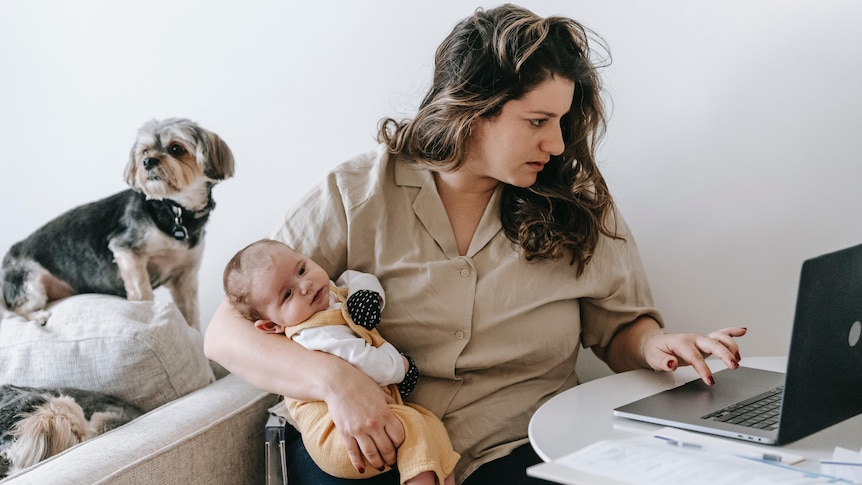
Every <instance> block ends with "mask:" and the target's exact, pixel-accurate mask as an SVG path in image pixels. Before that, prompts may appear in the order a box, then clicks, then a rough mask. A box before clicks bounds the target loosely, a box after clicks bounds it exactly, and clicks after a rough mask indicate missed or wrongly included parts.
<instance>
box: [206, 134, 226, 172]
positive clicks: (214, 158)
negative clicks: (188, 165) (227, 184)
mask: <svg viewBox="0 0 862 485" xmlns="http://www.w3.org/2000/svg"><path fill="white" fill-rule="evenodd" d="M205 136H206V140H205V142H206V144H207V146H208V148H209V149H208V150H207V151H208V153H209V160H207V161H206V162H205V164H206V165H205V166H204V167H203V169H204V175H206V176H207V177H209V178H211V179H213V180H225V179H229V178H231V177H233V152H231V150H230V147H228V146H227V143H225V142H224V140H222V139H221V137H219V136H218V135H216V134H215V133H213V132H211V131H206V134H205Z"/></svg>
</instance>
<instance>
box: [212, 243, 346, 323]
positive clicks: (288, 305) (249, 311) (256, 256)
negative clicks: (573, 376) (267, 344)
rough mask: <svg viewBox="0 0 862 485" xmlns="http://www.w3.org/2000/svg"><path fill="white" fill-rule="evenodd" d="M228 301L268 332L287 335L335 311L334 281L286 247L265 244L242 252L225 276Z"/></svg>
mask: <svg viewBox="0 0 862 485" xmlns="http://www.w3.org/2000/svg"><path fill="white" fill-rule="evenodd" d="M223 283H224V291H225V294H227V297H228V301H229V302H230V304H231V306H233V307H234V308H235V309H236V310H237V311H238V312H239V313H240V315H242V316H243V317H244V318H246V319H249V320H251V321H253V322H255V325H256V326H257V327H258V328H259V329H261V330H264V331H266V332H271V333H281V332H283V331H284V327H290V326H293V325H296V324H299V323H302V322H304V321H305V320H307V319H308V318H309V317H310V316H311V315H313V314H314V313H317V312H318V311H321V310H326V309H327V308H328V307H329V276H328V275H327V274H326V272H325V271H324V270H323V268H321V267H320V266H318V265H317V264H315V263H314V261H312V260H310V259H308V258H306V257H305V256H303V255H301V254H299V253H297V252H296V251H294V250H293V249H291V248H290V247H288V246H287V245H286V244H284V243H282V242H279V241H275V240H272V239H261V240H259V241H256V242H253V243H251V244H249V245H248V246H246V247H245V248H243V249H241V250H240V251H239V252H237V253H236V255H234V257H233V258H231V260H230V261H229V262H228V264H227V266H226V267H225V270H224V276H223Z"/></svg>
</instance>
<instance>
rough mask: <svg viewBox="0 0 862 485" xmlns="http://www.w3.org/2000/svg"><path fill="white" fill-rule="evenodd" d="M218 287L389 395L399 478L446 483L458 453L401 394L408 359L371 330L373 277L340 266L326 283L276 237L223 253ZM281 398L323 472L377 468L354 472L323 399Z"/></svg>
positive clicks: (409, 369) (380, 300)
mask: <svg viewBox="0 0 862 485" xmlns="http://www.w3.org/2000/svg"><path fill="white" fill-rule="evenodd" d="M224 289H225V293H226V294H227V296H228V299H229V301H230V303H231V305H232V306H233V307H234V308H235V309H236V310H237V311H238V312H239V313H240V314H242V315H243V316H244V317H245V318H247V319H249V320H251V321H253V322H255V324H254V325H255V327H256V328H258V329H259V330H261V331H264V332H268V333H284V334H285V335H286V336H287V337H288V338H291V339H293V340H294V341H295V342H297V343H299V344H300V345H302V346H304V347H306V348H308V349H312V350H319V351H323V352H327V353H331V354H333V355H336V356H338V357H341V358H342V359H344V360H347V361H348V362H350V363H351V364H353V365H354V366H356V367H357V368H359V369H360V370H362V371H363V372H365V373H366V374H368V375H369V376H370V377H371V378H372V379H374V380H375V381H376V382H377V383H378V384H380V385H381V386H383V389H384V391H386V392H387V393H389V394H390V395H391V396H392V397H393V398H394V399H395V402H396V403H395V404H391V405H390V408H391V409H392V412H393V414H395V416H396V417H397V418H398V419H399V420H400V421H401V423H402V424H403V425H404V432H405V435H406V438H405V440H404V443H402V444H401V446H400V447H399V448H398V454H397V468H398V473H399V476H400V478H401V483H403V484H411V485H412V484H446V485H454V477H453V475H452V471H453V470H454V468H455V464H456V463H457V461H458V459H459V458H460V455H458V453H456V452H455V451H454V449H453V448H452V444H451V442H450V441H449V437H448V435H447V433H446V429H445V428H444V427H443V423H442V422H441V421H440V420H439V419H438V418H437V416H435V415H434V414H433V413H431V412H430V411H428V410H427V409H425V408H423V407H421V406H419V405H416V404H413V403H404V401H403V400H402V396H406V395H407V394H409V393H410V392H411V391H412V390H413V387H414V386H415V385H416V380H417V378H418V376H419V371H418V369H417V368H416V364H414V363H413V359H411V358H410V357H408V356H406V355H404V354H401V353H399V352H398V350H397V349H395V347H394V346H393V345H392V344H390V343H388V342H386V341H385V340H384V339H383V337H381V336H380V334H379V333H378V332H377V330H376V329H375V327H376V326H377V324H378V323H379V322H380V313H381V310H382V309H383V306H384V292H383V288H382V286H381V285H380V282H379V281H378V280H377V278H376V277H375V276H373V275H370V274H367V273H361V272H358V271H346V272H344V273H343V274H342V275H341V276H340V277H339V278H338V280H337V281H336V282H332V281H331V280H330V279H329V276H328V275H327V274H326V272H325V271H324V270H323V269H322V268H321V267H320V266H318V265H317V264H316V263H315V262H314V261H311V260H310V259H308V258H306V257H304V256H303V255H301V254H299V253H297V252H295V251H293V250H292V249H291V248H289V247H288V246H287V245H285V244H283V243H281V242H278V241H275V240H271V239H263V240H260V241H257V242H254V243H252V244H250V245H248V246H246V247H245V248H244V249H242V250H240V251H239V252H238V253H237V254H236V255H235V256H234V257H233V258H232V259H231V260H230V262H229V263H228V264H227V267H226V268H225V271H224ZM285 404H286V405H287V409H288V411H289V412H290V416H291V417H292V418H293V420H294V421H295V422H296V424H297V428H298V429H299V431H300V433H302V440H303V443H304V444H305V447H306V449H307V450H308V453H309V455H310V456H311V458H312V459H313V460H314V461H315V463H316V464H317V465H318V466H319V467H320V468H321V469H322V470H323V471H325V472H326V473H329V474H330V475H333V476H336V477H340V478H365V477H371V476H374V475H376V474H377V473H378V472H377V470H376V469H375V468H373V467H369V469H368V472H369V473H368V474H365V473H360V472H358V471H357V470H356V469H355V468H354V467H353V466H352V464H351V462H350V459H349V458H348V456H347V452H346V451H345V449H344V446H343V445H342V443H341V442H340V441H339V438H338V434H337V433H335V432H334V431H335V424H334V423H333V422H332V418H331V417H330V416H329V413H328V410H327V407H326V403H324V402H322V401H297V400H293V399H289V398H285ZM384 471H385V469H384Z"/></svg>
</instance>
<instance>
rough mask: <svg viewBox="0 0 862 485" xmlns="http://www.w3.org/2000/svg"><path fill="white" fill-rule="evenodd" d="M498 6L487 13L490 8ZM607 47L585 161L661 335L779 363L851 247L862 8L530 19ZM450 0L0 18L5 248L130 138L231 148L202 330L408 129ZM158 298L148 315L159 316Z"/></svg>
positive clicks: (623, 9)
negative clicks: (247, 259)
mask: <svg viewBox="0 0 862 485" xmlns="http://www.w3.org/2000/svg"><path fill="white" fill-rule="evenodd" d="M485 5H486V6H494V5H496V3H492V4H485ZM524 5H525V6H527V7H529V8H532V9H533V10H534V11H536V12H537V13H539V14H543V15H549V14H557V13H559V14H564V15H568V16H571V17H574V18H577V19H579V20H581V21H583V22H584V23H585V24H587V25H588V26H590V27H592V28H593V29H594V30H596V31H597V32H599V33H600V34H601V35H602V36H603V37H604V38H605V39H606V40H607V42H608V44H609V45H610V48H611V52H612V54H613V56H614V63H613V64H612V66H611V67H610V68H608V69H607V70H606V71H605V74H604V76H605V80H606V85H607V88H608V94H609V95H610V97H611V98H612V99H613V109H612V117H611V121H610V125H609V132H608V136H607V137H606V139H605V142H604V144H603V145H602V147H601V150H600V153H599V158H600V159H601V164H602V165H601V166H602V168H603V170H604V173H605V175H606V176H607V178H608V180H609V183H610V186H611V189H612V191H613V192H614V194H615V196H616V199H617V202H618V203H619V205H620V206H621V208H622V210H623V212H624V214H625V215H626V217H627V219H628V221H629V223H630V225H631V226H632V227H633V229H634V231H635V234H636V236H637V241H638V244H639V246H640V249H641V253H642V256H643V259H644V263H645V264H646V266H647V270H648V272H649V274H650V277H651V281H652V285H653V291H654V294H655V297H656V300H657V302H658V304H659V305H660V306H661V307H662V308H663V309H664V313H665V316H666V319H667V322H668V326H669V327H670V328H671V329H673V330H681V329H690V330H692V331H696V332H706V331H708V330H710V329H712V328H714V327H722V326H725V325H747V326H748V327H749V329H750V336H749V337H747V338H746V339H744V341H743V344H742V345H743V352H744V353H745V354H748V355H766V354H780V353H784V352H785V351H786V348H787V344H788V340H789V327H790V324H791V321H792V317H793V308H794V301H795V297H796V294H795V293H796V285H797V282H798V272H799V267H800V264H801V262H802V260H803V259H805V258H808V257H811V256H814V255H817V254H820V253H824V252H827V251H831V250H835V249H839V248H842V247H845V246H849V245H853V244H856V243H860V242H862V225H860V218H859V216H858V214H859V212H860V209H862V200H860V197H862V195H860V194H862V188H860V182H862V163H859V162H860V160H859V158H860V156H859V154H860V153H862V136H860V131H862V29H859V28H858V24H859V19H860V18H862V3H860V2H855V1H832V0H830V1H822V0H735V1H724V2H718V1H714V2H707V1H698V2H692V1H689V0H663V1H650V2H642V1H634V0H628V1H615V2H606V1H602V0H583V1H577V0H555V1H530V0H524ZM472 9H473V6H472V5H470V6H468V4H467V3H466V2H463V1H459V0H436V1H434V2H423V3H416V2H403V1H385V2H384V1H378V2H356V1H350V0H345V1H328V2H302V3H298V2H282V1H275V0H273V1H249V2H242V3H240V2H225V1H206V0H201V1H189V0H170V1H168V0H161V1H151V2H137V3H136V4H130V2H114V1H111V0H79V1H76V2H66V1H61V0H36V1H32V2H23V1H19V2H2V3H0V147H2V152H3V154H2V156H0V157H2V158H0V203H2V207H3V209H2V211H0V227H2V229H0V251H2V252H5V251H6V249H8V247H9V246H11V245H12V244H13V243H14V242H16V241H18V240H20V239H22V238H23V237H25V236H26V235H27V234H29V233H30V232H31V231H33V230H34V229H35V228H36V227H38V226H39V225H41V224H43V223H44V222H46V221H47V220H48V219H49V218H51V217H53V216H55V215H57V214H59V213H60V212H62V211H64V210H65V209H67V208H70V207H72V206H75V205H78V204H81V203H84V202H88V201H90V200H94V199H96V198H100V197H103V196H106V195H108V194H111V193H113V192H116V191H119V190H121V189H123V188H124V183H123V180H122V172H123V167H124V165H125V163H126V158H127V155H128V151H129V148H130V147H131V144H132V141H133V137H134V134H135V132H136V130H137V128H138V127H139V126H140V125H141V124H143V123H144V122H145V121H146V120H148V119H151V118H154V117H155V118H161V117H168V116H183V117H188V118H192V119H194V120H197V121H199V122H200V123H201V124H202V125H203V126H205V127H207V128H210V129H212V130H213V131H216V132H217V133H219V134H220V135H222V137H223V138H224V139H225V140H226V141H227V142H228V144H229V145H230V146H231V147H232V149H233V151H234V154H235V155H236V159H237V174H236V177H235V178H234V179H232V180H229V181H227V182H225V183H223V184H222V185H219V186H218V187H216V189H215V191H214V194H215V198H216V200H217V202H218V207H217V209H216V211H215V213H214V214H213V216H212V218H211V223H210V225H209V227H208V235H207V247H206V253H205V258H204V266H203V268H202V270H201V273H200V279H201V305H202V318H203V320H204V322H207V321H209V318H210V317H211V315H212V312H213V311H214V309H215V307H216V305H217V304H218V302H219V301H220V300H221V298H222V290H221V271H222V268H223V265H224V263H225V262H226V261H227V259H228V258H229V257H230V255H232V254H233V252H234V251H235V250H237V249H238V248H239V247H241V246H243V245H244V244H246V243H247V242H250V241H251V240H253V239H256V238H258V237H261V236H263V235H265V234H267V233H268V232H269V230H270V229H271V228H272V227H273V225H274V223H275V222H276V221H277V219H278V218H279V217H280V215H281V214H282V212H283V210H284V208H285V207H287V206H288V205H290V204H292V203H293V202H294V201H295V200H296V199H297V198H298V197H299V196H300V195H301V194H302V193H304V192H305V191H306V190H308V189H309V188H310V187H311V186H312V185H313V184H314V183H316V182H317V181H319V180H320V178H321V176H322V174H323V173H324V172H325V171H327V170H328V169H330V168H332V167H333V166H334V165H336V164H337V163H339V162H341V161H343V160H345V159H346V158H348V157H350V156H352V155H354V154H356V153H359V152H362V151H365V150H367V149H370V148H371V147H372V146H373V144H374V141H373V135H374V132H375V127H376V123H377V121H378V120H379V119H380V118H381V117H383V116H386V115H394V116H409V115H410V114H412V112H413V111H414V109H415V107H416V105H417V104H418V102H419V99H420V98H421V96H422V94H423V93H424V90H425V89H426V87H427V84H428V78H429V75H430V68H431V61H432V57H433V51H434V49H435V47H436V45H437V43H438V42H439V41H440V40H441V39H442V38H443V36H444V35H445V34H446V33H447V32H448V31H449V30H450V29H451V27H452V26H453V25H454V23H455V22H456V21H457V20H458V19H460V18H462V17H464V16H466V15H468V14H470V13H471V11H472ZM162 296H164V295H162Z"/></svg>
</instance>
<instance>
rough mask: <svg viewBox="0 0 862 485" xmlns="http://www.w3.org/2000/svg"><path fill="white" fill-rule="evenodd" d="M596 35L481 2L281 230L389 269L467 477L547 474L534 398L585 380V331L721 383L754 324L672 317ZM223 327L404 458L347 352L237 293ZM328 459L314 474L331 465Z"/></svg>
mask: <svg viewBox="0 0 862 485" xmlns="http://www.w3.org/2000/svg"><path fill="white" fill-rule="evenodd" d="M590 55H591V53H590V49H589V43H588V32H587V31H586V29H585V28H584V27H582V26H581V25H580V24H578V23H577V22H575V21H573V20H571V19H568V18H562V17H550V18H547V19H543V18H541V17H538V16H536V15H535V14H533V13H531V12H529V11H528V10H525V9H522V8H520V7H516V6H512V5H504V6H502V7H499V8H496V9H492V10H488V11H482V10H479V11H477V12H476V13H475V14H474V15H473V16H471V17H469V18H467V19H464V20H463V21H461V22H460V23H459V24H457V25H456V26H455V28H454V29H453V31H452V32H451V33H450V35H449V36H448V37H447V38H446V39H445V40H444V41H443V43H442V44H441V45H440V47H439V48H438V50H437V55H436V59H435V72H434V79H433V83H432V87H431V89H430V90H429V92H428V94H427V96H426V97H425V99H424V101H423V102H422V104H421V106H420V109H419V112H418V113H417V115H416V116H415V117H414V118H413V119H412V120H407V121H396V120H392V119H386V120H384V121H383V122H382V124H381V127H380V132H379V139H380V140H381V142H382V145H381V148H380V149H379V150H378V151H377V152H375V153H371V154H366V155H363V156H360V157H357V158H356V159H354V160H351V161H349V162H347V163H345V164H343V165H341V166H340V167H338V168H337V169H335V170H334V171H333V172H332V173H331V174H329V176H328V177H327V178H326V180H325V182H324V183H323V184H322V185H321V186H319V187H318V188H316V189H315V190H313V191H312V192H311V193H309V194H308V195H307V196H306V197H305V198H304V199H303V200H302V201H301V203H300V204H298V205H297V206H296V207H295V208H294V209H292V210H291V211H289V212H288V213H287V215H286V216H285V219H284V221H283V222H282V224H281V225H280V226H279V227H278V229H277V230H276V232H275V233H274V237H275V238H277V239H280V240H283V241H285V242H287V243H288V244H289V245H291V246H293V247H295V248H296V249H297V250H298V251H300V252H303V253H305V254H308V255H309V256H310V257H311V258H313V259H314V260H316V261H318V263H320V264H321V266H323V267H324V268H325V269H326V270H327V272H328V273H329V274H330V275H333V274H339V273H340V272H341V271H344V270H345V269H347V268H351V269H355V270H359V271H364V272H368V273H372V274H375V275H376V276H377V277H378V278H379V279H380V281H381V283H382V284H383V286H384V289H385V291H386V293H387V295H388V301H389V303H388V305H387V309H386V312H384V315H383V319H382V322H381V324H380V326H379V327H378V329H379V331H380V332H381V334H383V336H384V337H385V338H386V339H387V340H389V341H390V342H392V343H393V344H394V345H395V346H396V347H397V348H399V349H401V350H402V351H404V352H406V353H408V354H410V355H411V356H413V357H414V359H415V361H416V364H417V366H418V368H419V370H420V374H421V377H420V379H419V383H418V384H417V387H416V390H415V391H414V393H413V396H412V400H413V401H415V402H417V403H418V404H421V405H423V406H425V407H427V408H428V409H430V410H431V411H433V412H434V413H435V414H437V415H438V416H441V418H442V419H443V422H444V424H445V425H446V429H447V431H448V432H449V434H450V437H451V439H452V443H453V445H454V447H455V449H456V451H458V452H459V453H460V454H461V455H462V458H461V461H460V462H459V464H458V466H457V467H456V470H455V473H456V477H457V482H458V483H465V484H484V483H529V481H530V480H531V479H528V478H527V477H526V475H525V471H524V470H525V468H526V467H527V466H529V465H532V464H534V463H537V462H538V461H539V459H538V457H537V456H536V455H535V453H533V452H532V449H531V448H530V445H529V443H528V440H527V424H528V421H529V418H530V416H531V415H532V413H533V412H534V411H535V410H536V408H537V407H538V406H539V405H541V404H542V403H543V402H545V401H546V400H548V399H549V398H551V397H552V396H554V395H555V394H557V393H559V392H561V391H564V390H566V389H568V388H570V387H572V386H575V385H577V376H576V374H575V361H576V359H577V354H578V350H579V346H583V347H589V348H591V349H592V350H593V352H595V353H596V354H597V355H598V356H599V357H600V358H602V359H603V360H604V361H605V362H607V363H608V365H609V366H610V367H611V369H613V370H614V371H624V370H629V369H635V368H652V369H655V370H675V369H676V368H677V367H678V366H680V365H692V366H694V368H695V369H696V370H697V372H698V373H699V374H700V376H701V377H702V378H703V379H704V381H706V382H707V383H712V375H711V373H710V371H709V368H708V367H707V366H706V364H705V362H704V357H705V356H708V355H715V356H717V357H719V358H721V359H722V360H723V361H724V363H725V364H726V365H727V366H729V367H731V368H735V367H737V366H738V363H739V360H740V356H739V348H738V346H737V344H736V343H735V342H734V340H733V338H734V337H738V336H742V335H744V333H745V330H744V329H741V328H729V329H724V330H720V331H717V332H714V333H712V334H710V335H709V336H699V335H693V334H666V333H664V332H662V331H661V325H660V321H661V320H660V316H659V313H658V311H657V310H656V309H655V308H654V307H653V303H652V297H651V294H650V291H649V286H648V283H647V279H646V275H645V274H644V270H643V265H642V264H641V261H640V256H639V254H638V251H637V247H636V245H635V241H634V238H633V237H632V235H631V234H630V233H629V230H628V227H627V225H626V223H625V221H624V220H623V219H622V217H621V216H620V214H619V213H618V212H617V210H616V208H615V206H614V203H613V200H612V198H611V196H610V194H609V192H608V189H607V186H606V184H605V182H604V179H603V178H602V176H601V174H600V173H599V170H598V168H597V166H596V162H595V153H594V150H595V146H596V143H597V140H598V139H599V137H600V136H601V135H602V133H603V128H604V121H605V119H604V111H603V108H602V104H601V99H600V90H601V86H600V80H599V77H598V74H597V72H596V67H595V66H594V65H593V63H592V62H591V59H590ZM205 347H206V348H205V350H206V352H207V355H209V356H210V357H211V358H212V359H214V360H216V361H218V362H219V363H221V364H222V365H224V366H225V367H226V368H227V369H229V370H230V371H232V372H234V373H236V374H238V375H239V376H240V377H242V378H243V379H246V380H247V381H248V382H250V383H252V384H253V385H255V386H257V387H260V388H262V389H266V390H269V391H271V392H274V393H278V394H284V395H287V396H290V397H292V398H295V399H305V400H322V401H325V402H326V403H327V405H328V406H329V409H330V413H331V414H332V418H333V420H334V421H335V423H336V425H337V428H338V429H339V431H340V434H341V437H342V439H343V441H344V444H345V447H346V448H347V450H348V454H349V455H350V457H351V461H352V463H353V464H354V466H356V467H357V468H359V467H362V466H364V464H365V461H366V460H367V462H368V464H370V465H371V466H374V467H377V468H380V467H382V466H383V464H384V463H386V464H392V463H394V461H395V460H394V458H395V449H396V448H397V446H398V445H399V444H400V442H401V441H402V440H403V430H402V429H401V427H400V425H399V424H398V421H397V420H396V419H395V418H394V417H393V416H392V415H391V413H390V412H389V411H388V408H387V406H386V403H387V401H386V397H385V396H384V395H383V394H382V393H381V392H380V390H379V388H378V387H377V386H376V384H374V383H373V381H371V380H370V379H368V378H367V377H365V376H364V375H362V374H361V373H359V372H358V371H357V370H356V369H354V368H352V367H351V366H349V365H347V364H346V363H345V362H343V361H340V360H339V359H336V358H332V357H331V356H326V355H323V354H321V353H313V352H308V351H305V350H304V349H301V348H300V347H299V346H298V345H294V344H292V343H290V342H289V341H287V339H278V338H271V336H268V335H266V334H262V333H260V332H255V331H254V330H253V326H252V325H249V324H248V322H245V321H242V320H241V319H240V317H239V316H238V315H237V313H236V312H235V311H234V310H233V309H231V308H230V306H229V305H228V304H225V303H223V304H222V305H221V306H220V307H219V309H218V310H217V312H216V314H215V316H214V317H213V320H212V322H211V323H210V325H209V327H208V330H207V335H206V339H205ZM285 367H287V368H291V369H293V370H294V372H290V373H284V372H280V371H279V370H280V369H281V368H285ZM289 455H290V456H289V461H290V462H291V464H292V465H296V466H295V467H294V469H296V468H299V467H304V466H305V465H301V464H302V463H307V459H306V458H305V455H304V453H303V450H301V449H294V450H293V451H292V452H291V453H290V454H289ZM313 468H314V467H309V470H305V469H303V470H302V475H303V476H302V477H299V478H297V480H298V482H299V483H306V482H304V481H302V480H303V479H304V478H306V477H310V476H314V478H313V479H312V480H318V479H319V480H324V478H320V477H318V476H317V475H315V473H316V472H315V471H314V470H313ZM381 477H387V475H381ZM519 477H520V478H519ZM291 479H294V476H293V474H292V475H291ZM387 479H388V480H390V481H388V482H387V481H385V480H387ZM382 480H383V481H380V482H377V481H375V482H374V483H398V478H397V477H396V476H388V478H383V479H382ZM307 483H315V482H311V481H309V482H307ZM323 483H330V482H325V481H324V482H323ZM331 483H339V482H337V481H332V482H331Z"/></svg>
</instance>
